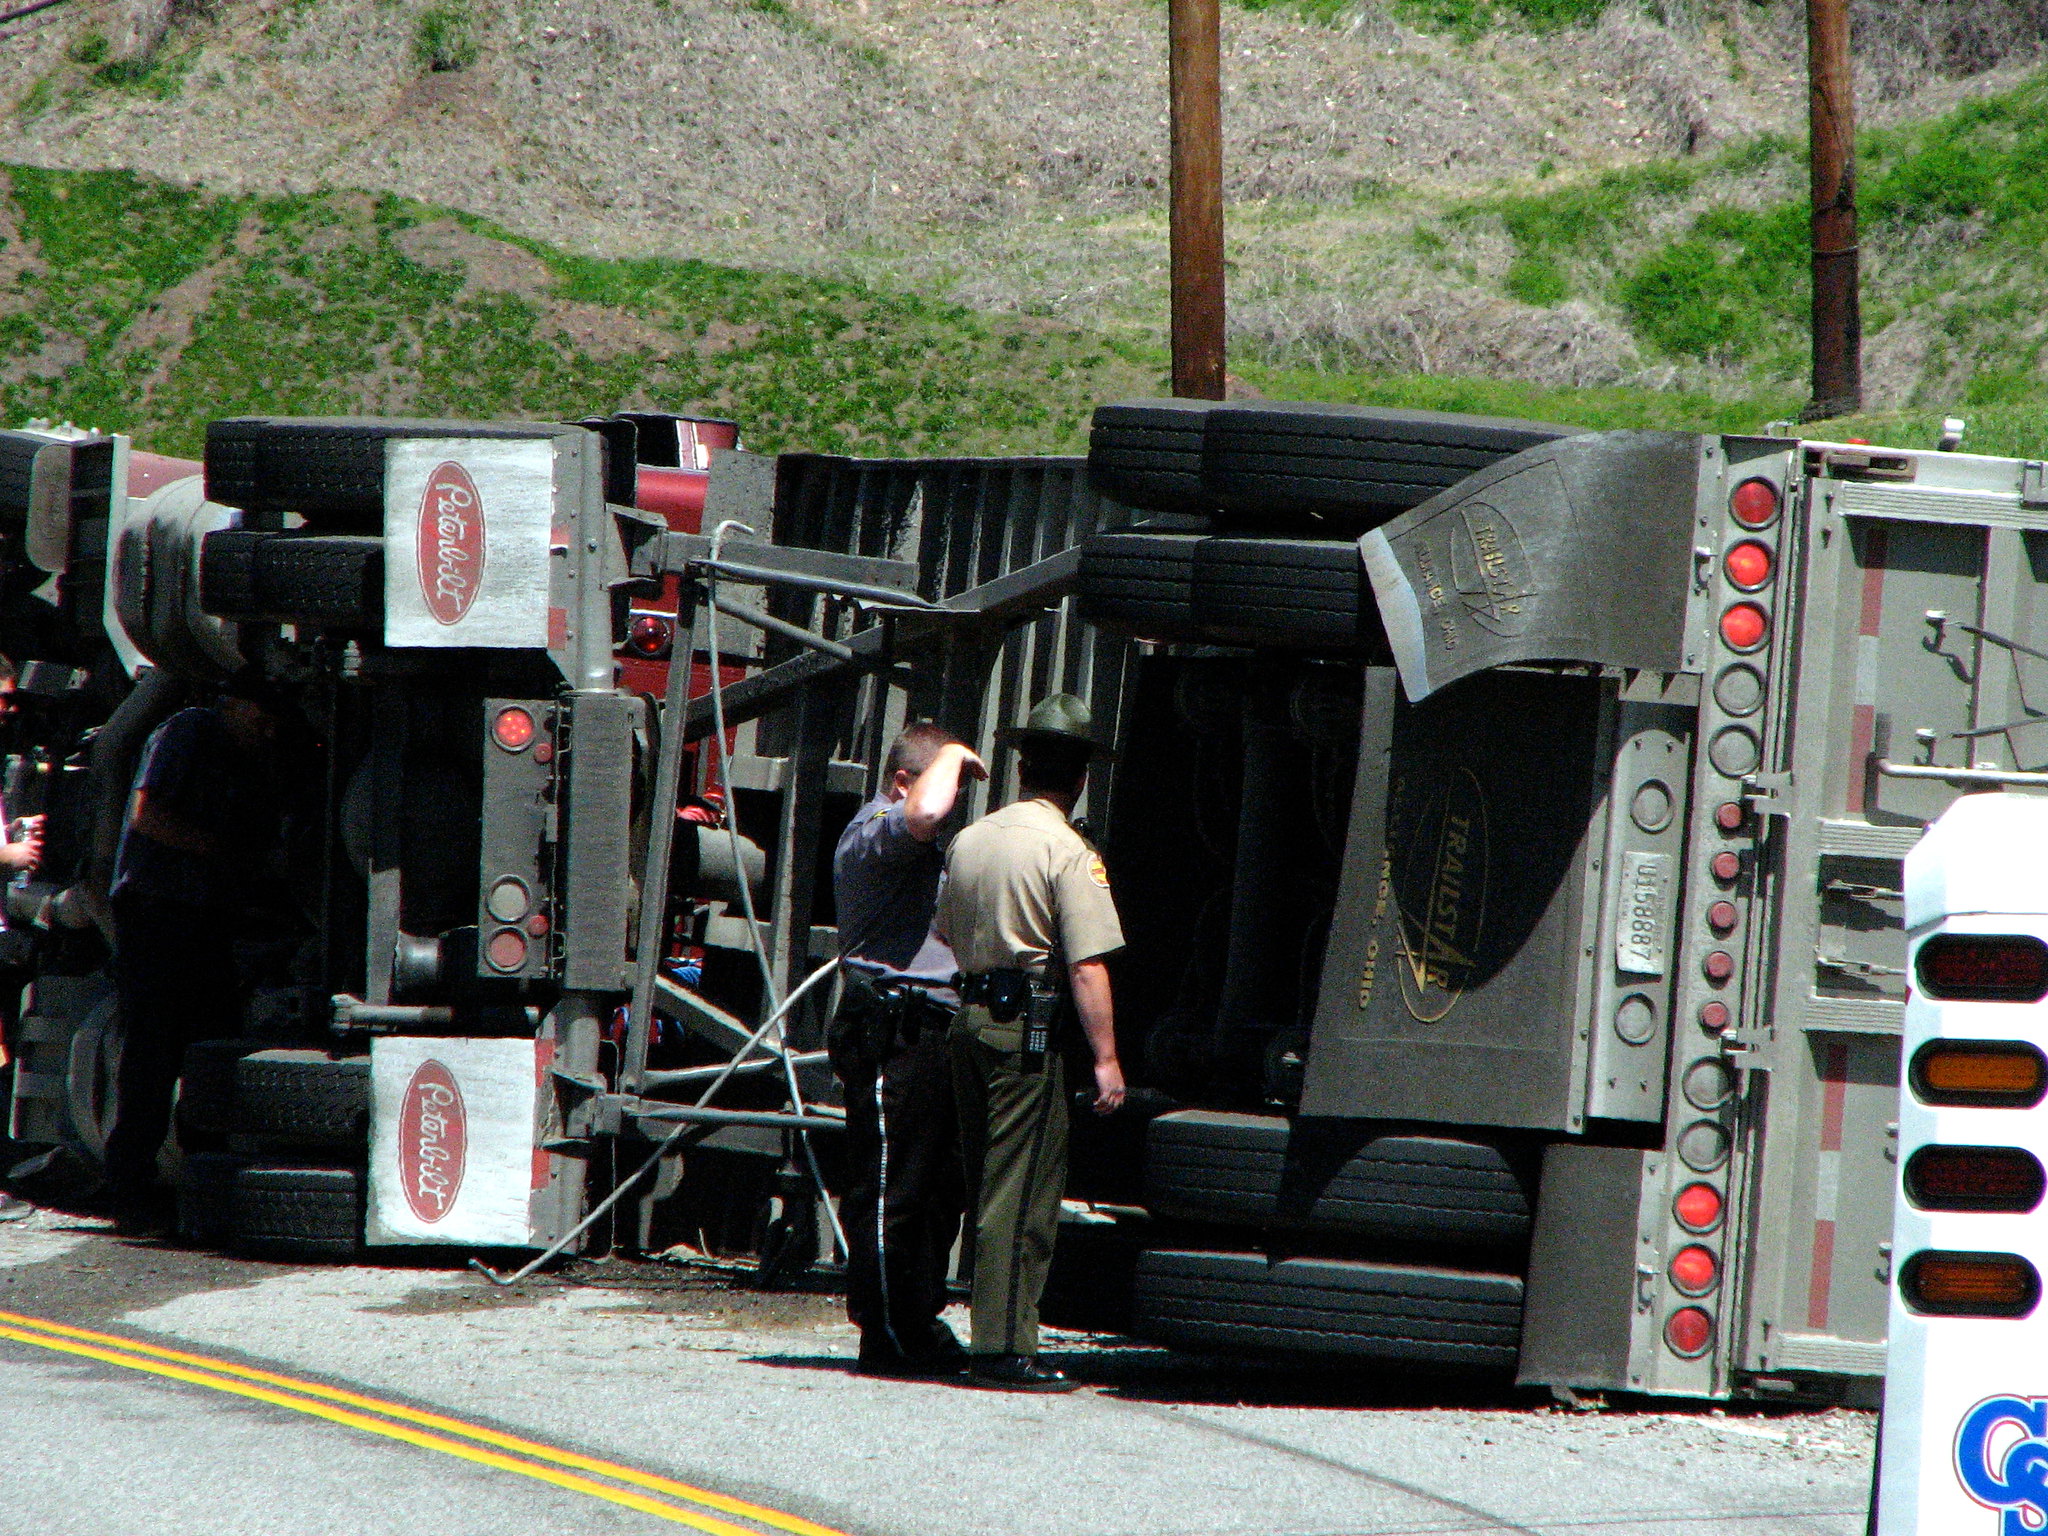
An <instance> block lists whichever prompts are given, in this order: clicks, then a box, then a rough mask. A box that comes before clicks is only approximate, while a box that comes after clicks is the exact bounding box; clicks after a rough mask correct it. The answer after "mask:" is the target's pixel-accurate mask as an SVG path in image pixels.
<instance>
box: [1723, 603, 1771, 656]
mask: <svg viewBox="0 0 2048 1536" xmlns="http://www.w3.org/2000/svg"><path fill="white" fill-rule="evenodd" d="M1770 632H1771V621H1770V619H1769V618H1768V617H1767V616H1766V615H1765V613H1764V611H1763V609H1761V608H1759V607H1757V605H1756V604H1755V603H1737V604H1736V605H1735V606H1734V607H1733V608H1730V609H1729V610H1728V611H1727V612H1726V613H1724V614H1722V615H1721V638H1722V639H1723V640H1725V641H1727V642H1728V646H1729V648H1730V649H1731V650H1737V651H1753V650H1755V649H1756V648H1757V647H1758V646H1760V645H1762V644H1763V643H1764V638H1765V637H1766V636H1767V635H1769V634H1770Z"/></svg>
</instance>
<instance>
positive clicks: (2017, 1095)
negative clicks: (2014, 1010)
mask: <svg viewBox="0 0 2048 1536" xmlns="http://www.w3.org/2000/svg"><path fill="white" fill-rule="evenodd" d="M1906 1078H1907V1081H1908V1082H1909V1083H1911V1084H1912V1087H1913V1093H1914V1096H1915V1097H1916V1098H1918V1099H1919V1100H1920V1101H1921V1102H1922V1103H1923V1104H1943V1105H1953V1106H1969V1107H1974V1108H1978V1109H2032V1108H2033V1107H2034V1106H2035V1105H2036V1104H2038V1103H2040V1102H2041V1096H2042V1093H2043V1091H2044V1090H2048V1058H2044V1057H2043V1056H2042V1055H2041V1052H2040V1050H2039V1049H2038V1048H2037V1047H2035V1046H2033V1045H2030V1044H2028V1043H2027V1042H2026V1041H2024V1040H1930V1041H1928V1042H1927V1043H1926V1044H1925V1045H1923V1046H1921V1047H1920V1049H1919V1050H1917V1051H1915V1052H1914V1053H1913V1064H1912V1066H1911V1067H1910V1068H1909V1069H1908V1070H1907V1074H1906Z"/></svg>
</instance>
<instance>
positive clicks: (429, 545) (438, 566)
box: [419, 459, 484, 625]
mask: <svg viewBox="0 0 2048 1536" xmlns="http://www.w3.org/2000/svg"><path fill="white" fill-rule="evenodd" d="M419 575H420V595H421V596H422V597H424V598H425V599H426V600H427V612H429V613H430V614H432V615H433V616H434V621H435V622H436V623H437V624H444V625H445V624H457V623H460V622H461V620H462V616H463V615H464V614H466V613H468V612H469V608H470V604H472V603H474V602H475V601H476V594H477V590H478V588H479V587H481V586H482V585H483V579H484V503H483V498H482V497H481V496H480V495H478V494H477V488H476V482H475V481H474V480H472V479H471V478H470V476H469V471H468V470H466V469H464V468H463V467H462V466H461V465H460V464H458V463H456V462H455V461H454V460H453V459H444V460H442V461H441V462H440V463H439V464H437V465H435V466H434V472H433V473H432V474H431V475H429V476H427V489H426V493H425V494H424V495H423V496H422V497H421V498H420V521H419Z"/></svg>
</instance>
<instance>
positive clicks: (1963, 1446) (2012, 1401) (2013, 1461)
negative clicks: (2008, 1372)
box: [1955, 1397, 2048, 1536]
mask: <svg viewBox="0 0 2048 1536" xmlns="http://www.w3.org/2000/svg"><path fill="white" fill-rule="evenodd" d="M1955 1468H1956V1477H1957V1478H1958V1479H1959V1480H1960V1481H1961V1483H1962V1485H1963V1491H1964V1492H1965V1493H1967V1494H1969V1496H1970V1497H1971V1498H1972V1499H1974V1500H1976V1501H1977V1502H1978V1503H1979V1504H1982V1505H1983V1506H1984V1507H1985V1508H1986V1509H1991V1510H1996V1511H1997V1512H1998V1517H1999V1520H1998V1536H2038V1533H2039V1532H2041V1531H2043V1530H2048V1397H1987V1398H1985V1399H1984V1400H1983V1401H1982V1402H1981V1403H1978V1404H1977V1405H1976V1407H1974V1408H1972V1409H1971V1410H1970V1411H1969V1412H1968V1413H1966V1414H1964V1415H1963V1422H1962V1425H1961V1426H1960V1427H1959V1428H1958V1429H1957V1430H1956V1448H1955Z"/></svg>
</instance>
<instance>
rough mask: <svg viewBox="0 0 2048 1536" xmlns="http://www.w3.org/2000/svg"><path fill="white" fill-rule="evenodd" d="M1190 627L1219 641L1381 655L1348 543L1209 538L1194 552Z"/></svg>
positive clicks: (1375, 615)
mask: <svg viewBox="0 0 2048 1536" xmlns="http://www.w3.org/2000/svg"><path fill="white" fill-rule="evenodd" d="M1194 566H1195V569H1194V591H1193V597H1192V606H1193V609H1194V617H1195V623H1196V625H1197V626H1198V627H1199V628H1200V629H1201V630H1202V632H1203V633H1204V634H1206V635H1209V636H1211V637H1213V638H1215V639H1218V640H1232V641H1236V642H1239V643H1242V644H1246V645H1283V646H1300V647H1310V648H1315V647H1321V648H1334V649H1344V650H1365V651H1370V652H1373V653H1375V654H1385V653H1386V652H1387V638H1386V631H1385V630H1384V629H1382V628H1381V626H1380V611H1379V605H1378V603H1376V602H1375V601H1374V599H1373V596H1372V590H1371V586H1370V584H1369V583H1368V581H1367V579H1366V574H1365V562H1364V560H1363V559H1361V558H1360V556H1359V553H1358V546H1357V544H1355V543H1353V542H1352V541H1351V540H1350V539H1286V538H1264V539H1241V538H1225V537H1217V538H1209V539H1204V540H1203V541H1202V545H1201V548H1200V549H1199V550H1198V551H1197V552H1196V554H1195V562H1194Z"/></svg>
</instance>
